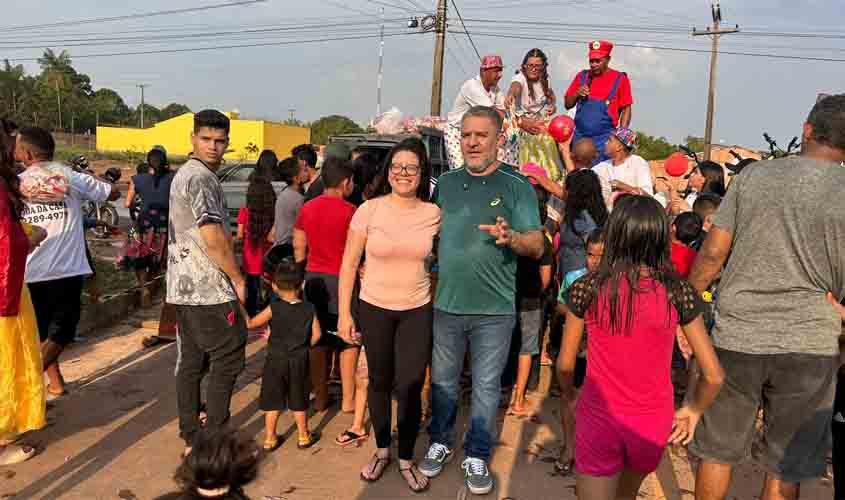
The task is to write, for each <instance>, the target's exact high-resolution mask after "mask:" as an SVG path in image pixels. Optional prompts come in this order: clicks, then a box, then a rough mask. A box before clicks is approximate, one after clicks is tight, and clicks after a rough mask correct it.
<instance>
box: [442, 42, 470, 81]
mask: <svg viewBox="0 0 845 500" xmlns="http://www.w3.org/2000/svg"><path fill="white" fill-rule="evenodd" d="M446 53H447V54H449V57H450V58H451V59H452V61H454V62H455V64H456V65H457V66H458V67H459V68H460V69H461V72H462V73H463V74H464V75H468V74H469V72H468V71H467V70H466V68H465V67H464V65H463V64H462V63H461V61H460V59H458V58H457V57H455V54H453V53H452V49H451V48H450V47H449V46H448V45H447V46H446Z"/></svg>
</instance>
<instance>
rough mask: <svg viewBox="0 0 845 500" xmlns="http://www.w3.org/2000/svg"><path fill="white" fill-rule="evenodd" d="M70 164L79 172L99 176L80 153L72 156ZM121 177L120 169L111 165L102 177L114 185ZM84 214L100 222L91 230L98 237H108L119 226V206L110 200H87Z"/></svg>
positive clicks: (83, 206) (83, 205)
mask: <svg viewBox="0 0 845 500" xmlns="http://www.w3.org/2000/svg"><path fill="white" fill-rule="evenodd" d="M70 166H71V168H73V169H74V170H75V171H77V172H79V173H83V174H86V175H91V176H94V177H97V175H96V174H95V173H94V171H93V170H92V169H91V166H90V164H89V163H88V159H87V158H85V157H84V156H81V155H79V156H74V157H73V158H71V160H70ZM120 177H121V172H120V169H118V168H115V167H111V168H109V169H107V170H106V172H105V173H104V174H103V177H102V178H101V179H102V180H105V181H106V182H108V183H109V184H112V185H114V184H116V183H117V181H119V180H120ZM98 178H100V177H98ZM82 214H83V216H84V217H85V218H87V219H94V220H96V221H97V222H98V224H97V225H96V226H94V227H93V228H92V229H91V232H92V233H94V235H95V236H97V237H98V238H107V237H108V236H109V235H110V234H111V230H112V228H114V227H117V226H118V224H119V223H120V214H118V213H117V208H115V206H114V205H112V204H111V203H110V202H108V201H106V202H104V203H95V202H93V201H88V200H85V201H84V202H83V203H82Z"/></svg>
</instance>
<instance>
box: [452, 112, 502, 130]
mask: <svg viewBox="0 0 845 500" xmlns="http://www.w3.org/2000/svg"><path fill="white" fill-rule="evenodd" d="M467 118H487V119H488V120H490V121H491V122H493V124H494V125H496V133H497V134H499V133H501V132H502V125H503V123H504V122H503V120H502V115H500V114H499V112H498V111H496V110H495V109H494V108H491V107H490V106H473V107H471V108H469V110H467V112H466V113H464V116H463V118H461V128H463V126H464V121H466V119H467Z"/></svg>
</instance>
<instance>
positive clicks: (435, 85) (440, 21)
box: [431, 0, 446, 116]
mask: <svg viewBox="0 0 845 500" xmlns="http://www.w3.org/2000/svg"><path fill="white" fill-rule="evenodd" d="M435 23H436V24H435V33H436V35H435V39H434V75H433V77H432V81H431V115H432V116H440V104H441V102H442V101H443V51H444V50H446V0H438V1H437V19H436V21H435Z"/></svg>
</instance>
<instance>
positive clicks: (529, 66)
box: [525, 64, 546, 70]
mask: <svg viewBox="0 0 845 500" xmlns="http://www.w3.org/2000/svg"><path fill="white" fill-rule="evenodd" d="M525 67H526V68H528V69H536V70H541V69H543V68H545V67H546V65H545V64H526V65H525Z"/></svg>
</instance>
